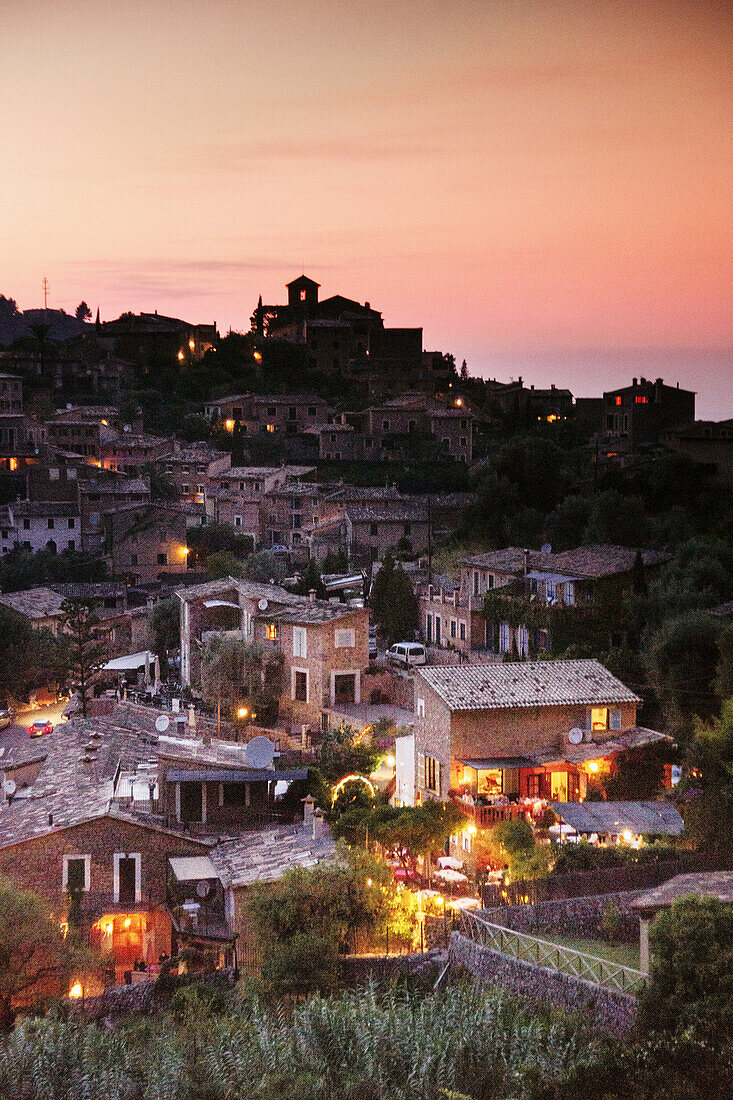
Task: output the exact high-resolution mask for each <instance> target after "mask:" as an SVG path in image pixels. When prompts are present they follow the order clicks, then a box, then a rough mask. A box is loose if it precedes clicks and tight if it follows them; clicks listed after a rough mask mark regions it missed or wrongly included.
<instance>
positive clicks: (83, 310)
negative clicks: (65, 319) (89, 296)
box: [74, 301, 92, 322]
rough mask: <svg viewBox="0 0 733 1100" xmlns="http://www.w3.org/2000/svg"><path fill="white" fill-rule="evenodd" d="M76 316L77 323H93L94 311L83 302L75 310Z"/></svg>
mask: <svg viewBox="0 0 733 1100" xmlns="http://www.w3.org/2000/svg"><path fill="white" fill-rule="evenodd" d="M74 316H75V317H76V319H77V321H81V322H84V321H91V319H92V311H91V309H90V308H89V306H88V305H87V304H86V302H84V301H81V302H79V305H78V306H77V307H76V309H75V310H74Z"/></svg>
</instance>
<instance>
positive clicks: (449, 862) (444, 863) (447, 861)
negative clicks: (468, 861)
mask: <svg viewBox="0 0 733 1100" xmlns="http://www.w3.org/2000/svg"><path fill="white" fill-rule="evenodd" d="M438 867H450V869H451V870H452V871H460V870H461V868H462V867H463V862H462V860H460V859H456V858H455V856H441V857H440V859H439V860H438Z"/></svg>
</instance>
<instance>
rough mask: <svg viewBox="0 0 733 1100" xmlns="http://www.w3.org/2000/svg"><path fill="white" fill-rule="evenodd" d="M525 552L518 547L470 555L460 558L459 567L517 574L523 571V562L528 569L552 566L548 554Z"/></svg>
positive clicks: (532, 551)
mask: <svg viewBox="0 0 733 1100" xmlns="http://www.w3.org/2000/svg"><path fill="white" fill-rule="evenodd" d="M526 554H527V552H526V551H524V550H523V549H521V548H520V547H518V546H507V547H506V548H505V549H504V550H490V551H489V552H488V553H486V554H472V555H471V557H470V558H462V559H461V562H460V564H461V565H471V566H474V568H476V569H495V570H496V572H497V573H519V572H521V570H522V569H524V564H525V561H527V565H528V566H529V568H530V569H539V568H547V569H549V568H550V566H551V564H552V558H551V555H550V554H541V553H540V552H539V550H530V551H529V557H528V558H527V556H526Z"/></svg>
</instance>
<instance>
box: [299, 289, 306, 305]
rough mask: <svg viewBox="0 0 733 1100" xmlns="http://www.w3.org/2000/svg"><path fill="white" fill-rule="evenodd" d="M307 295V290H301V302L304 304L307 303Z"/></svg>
mask: <svg viewBox="0 0 733 1100" xmlns="http://www.w3.org/2000/svg"><path fill="white" fill-rule="evenodd" d="M305 293H306V292H305V290H301V292H300V300H301V302H304V301H305Z"/></svg>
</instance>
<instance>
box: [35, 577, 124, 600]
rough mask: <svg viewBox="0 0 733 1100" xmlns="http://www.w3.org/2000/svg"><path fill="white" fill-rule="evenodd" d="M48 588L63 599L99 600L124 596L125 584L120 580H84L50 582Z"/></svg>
mask: <svg viewBox="0 0 733 1100" xmlns="http://www.w3.org/2000/svg"><path fill="white" fill-rule="evenodd" d="M49 588H51V589H53V591H54V592H58V593H59V595H60V596H63V597H64V598H65V599H72V600H101V599H105V598H109V597H111V596H124V594H125V593H126V592H127V585H126V584H123V583H122V582H121V581H86V582H83V583H78V584H70V583H67V584H52V585H49Z"/></svg>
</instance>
